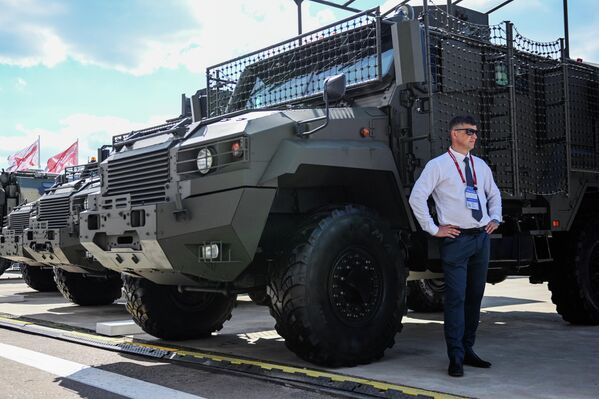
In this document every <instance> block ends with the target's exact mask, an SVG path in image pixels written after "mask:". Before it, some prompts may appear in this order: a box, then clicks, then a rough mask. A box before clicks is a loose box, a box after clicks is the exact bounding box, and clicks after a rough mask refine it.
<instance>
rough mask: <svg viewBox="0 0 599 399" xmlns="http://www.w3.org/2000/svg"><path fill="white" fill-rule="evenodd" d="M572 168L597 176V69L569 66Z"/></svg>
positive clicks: (578, 64)
mask: <svg viewBox="0 0 599 399" xmlns="http://www.w3.org/2000/svg"><path fill="white" fill-rule="evenodd" d="M568 87H569V100H570V131H571V133H570V137H571V149H572V168H573V169H578V170H582V171H590V172H599V68H594V67H591V66H589V65H584V64H580V63H577V64H575V63H571V64H570V65H568Z"/></svg>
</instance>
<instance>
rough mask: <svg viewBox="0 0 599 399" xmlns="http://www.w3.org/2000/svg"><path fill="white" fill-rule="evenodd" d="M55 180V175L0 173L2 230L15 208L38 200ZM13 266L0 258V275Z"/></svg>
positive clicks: (7, 260)
mask: <svg viewBox="0 0 599 399" xmlns="http://www.w3.org/2000/svg"><path fill="white" fill-rule="evenodd" d="M54 178H55V175H54V174H46V173H40V172H28V171H25V172H21V171H20V172H5V171H4V170H3V171H2V172H0V229H2V228H4V227H5V226H6V224H7V222H8V219H6V217H7V215H8V214H9V213H11V212H12V211H13V209H15V207H17V206H18V205H22V204H23V203H24V202H28V201H35V200H37V199H38V198H39V197H40V196H41V195H42V194H43V193H44V191H45V190H46V189H47V188H49V187H51V186H52V184H53V179H54ZM17 218H18V217H17ZM1 245H2V244H1V243H0V246H1ZM12 264H13V261H11V260H9V259H6V258H0V274H2V273H4V271H5V270H7V269H8V268H9V267H10V266H11V265H12Z"/></svg>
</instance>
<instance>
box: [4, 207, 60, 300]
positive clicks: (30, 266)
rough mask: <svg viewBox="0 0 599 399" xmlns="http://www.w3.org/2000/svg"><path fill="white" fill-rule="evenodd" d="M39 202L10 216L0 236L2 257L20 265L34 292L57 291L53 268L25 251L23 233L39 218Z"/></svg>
mask: <svg viewBox="0 0 599 399" xmlns="http://www.w3.org/2000/svg"><path fill="white" fill-rule="evenodd" d="M37 206H38V204H37V201H36V202H30V203H27V204H23V205H19V206H17V207H16V208H15V209H13V211H12V212H11V213H10V214H9V215H8V217H7V223H6V226H5V227H3V228H2V235H0V257H1V258H2V259H6V260H8V261H10V262H16V263H18V264H19V266H20V269H21V274H22V276H23V280H24V281H25V283H26V284H27V285H28V286H29V287H31V288H33V289H34V290H37V291H41V292H45V291H56V284H55V283H54V274H53V272H52V267H51V266H48V265H46V264H43V263H40V262H37V261H36V260H34V259H32V258H31V257H29V256H28V254H27V253H26V252H24V251H23V233H24V231H25V229H27V228H28V227H29V226H30V225H31V224H32V223H34V222H35V218H36V216H37Z"/></svg>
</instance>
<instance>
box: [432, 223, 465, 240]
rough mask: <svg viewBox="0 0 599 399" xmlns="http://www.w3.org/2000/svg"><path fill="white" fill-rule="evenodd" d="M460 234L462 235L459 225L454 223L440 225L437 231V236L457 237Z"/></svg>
mask: <svg viewBox="0 0 599 399" xmlns="http://www.w3.org/2000/svg"><path fill="white" fill-rule="evenodd" d="M459 235H460V230H459V228H458V226H454V225H452V224H446V225H444V226H439V231H437V234H435V237H439V238H443V237H449V238H456V237H457V236H459Z"/></svg>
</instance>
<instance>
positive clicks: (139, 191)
mask: <svg viewBox="0 0 599 399" xmlns="http://www.w3.org/2000/svg"><path fill="white" fill-rule="evenodd" d="M168 178H169V151H168V148H167V149H161V150H159V151H152V152H149V153H144V154H139V155H132V156H129V157H126V158H121V159H116V160H112V161H109V162H108V165H107V179H106V187H105V189H106V192H105V195H107V196H114V195H120V194H130V195H131V205H142V204H152V203H156V202H163V201H166V189H165V187H164V186H165V184H166V183H167V181H168Z"/></svg>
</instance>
